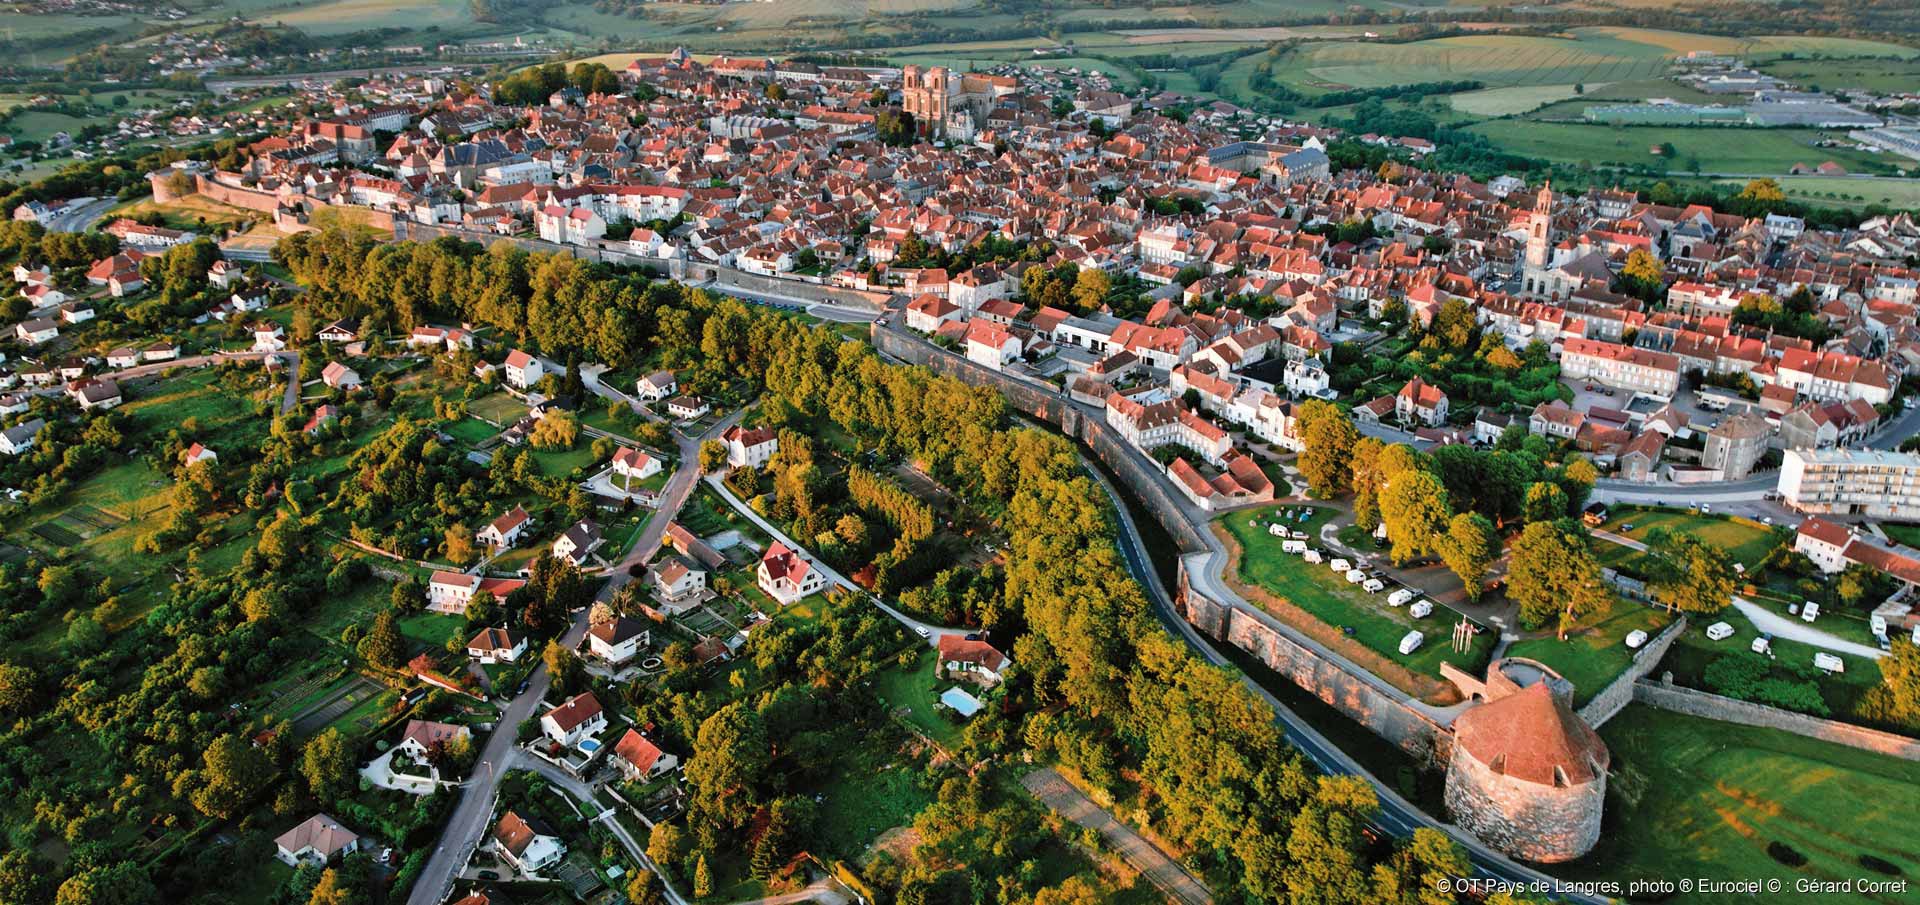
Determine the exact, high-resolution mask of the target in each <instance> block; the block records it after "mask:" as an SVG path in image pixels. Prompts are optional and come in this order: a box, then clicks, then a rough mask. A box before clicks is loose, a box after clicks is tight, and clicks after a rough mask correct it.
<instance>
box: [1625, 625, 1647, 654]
mask: <svg viewBox="0 0 1920 905" xmlns="http://www.w3.org/2000/svg"><path fill="white" fill-rule="evenodd" d="M1645 643H1647V633H1646V632H1644V631H1641V630H1640V629H1634V630H1633V631H1630V632H1628V633H1627V649H1629V650H1639V649H1640V645H1642V644H1645Z"/></svg>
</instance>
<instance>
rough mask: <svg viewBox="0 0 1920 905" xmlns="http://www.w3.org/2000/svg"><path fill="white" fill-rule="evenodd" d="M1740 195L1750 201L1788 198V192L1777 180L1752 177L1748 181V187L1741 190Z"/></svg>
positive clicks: (1783, 199)
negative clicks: (1782, 188)
mask: <svg viewBox="0 0 1920 905" xmlns="http://www.w3.org/2000/svg"><path fill="white" fill-rule="evenodd" d="M1740 197H1741V198H1744V199H1746V200H1748V201H1776V202H1777V201H1785V200H1787V193H1786V192H1785V191H1783V190H1781V188H1780V183H1779V182H1778V181H1776V180H1773V179H1751V180H1748V181H1747V185H1746V187H1745V188H1743V189H1741V190H1740Z"/></svg>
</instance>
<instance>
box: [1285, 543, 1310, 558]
mask: <svg viewBox="0 0 1920 905" xmlns="http://www.w3.org/2000/svg"><path fill="white" fill-rule="evenodd" d="M1280 552H1282V553H1292V554H1295V555H1299V554H1301V553H1305V552H1307V542H1306V541H1303V540H1288V541H1281V542H1280Z"/></svg>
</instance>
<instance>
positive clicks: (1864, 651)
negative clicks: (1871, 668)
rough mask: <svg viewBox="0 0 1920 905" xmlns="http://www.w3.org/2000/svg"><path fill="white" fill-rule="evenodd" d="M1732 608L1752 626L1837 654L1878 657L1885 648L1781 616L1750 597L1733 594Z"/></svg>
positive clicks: (1882, 653) (1882, 655)
mask: <svg viewBox="0 0 1920 905" xmlns="http://www.w3.org/2000/svg"><path fill="white" fill-rule="evenodd" d="M1733 608H1734V609H1736V610H1739V611H1740V615H1742V616H1745V617H1747V618H1748V619H1749V620H1751V621H1752V622H1753V627H1754V628H1757V629H1759V630H1761V631H1763V632H1766V633H1767V634H1769V635H1772V636H1774V637H1775V638H1785V639H1787V640H1788V641H1798V642H1800V643H1801V644H1807V645H1811V646H1813V647H1818V648H1821V649H1823V650H1830V651H1833V652H1834V653H1836V654H1850V655H1852V656H1855V657H1866V658H1867V659H1870V660H1878V659H1880V658H1881V657H1884V656H1886V655H1887V652H1886V651H1883V650H1881V649H1880V648H1877V647H1869V646H1867V645H1865V644H1856V643H1854V642H1852V641H1848V640H1845V639H1843V638H1836V637H1834V636H1832V635H1830V634H1827V633H1826V632H1823V631H1821V630H1819V629H1817V628H1814V627H1813V626H1811V625H1808V624H1806V623H1805V622H1801V621H1800V620H1798V619H1792V618H1789V617H1786V616H1782V615H1780V614H1779V613H1776V612H1774V611H1772V610H1770V609H1767V608H1766V607H1763V606H1761V605H1759V604H1757V603H1754V602H1753V601H1751V600H1746V599H1743V598H1740V597H1735V598H1733Z"/></svg>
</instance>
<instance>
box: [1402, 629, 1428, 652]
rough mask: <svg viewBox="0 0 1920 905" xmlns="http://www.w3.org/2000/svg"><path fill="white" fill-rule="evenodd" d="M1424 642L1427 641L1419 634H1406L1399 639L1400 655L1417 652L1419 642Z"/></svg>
mask: <svg viewBox="0 0 1920 905" xmlns="http://www.w3.org/2000/svg"><path fill="white" fill-rule="evenodd" d="M1425 640H1427V638H1426V636H1425V635H1422V634H1420V633H1419V632H1408V633H1407V634H1406V637H1403V638H1401V639H1400V653H1402V654H1410V653H1413V652H1414V651H1417V650H1419V649H1420V642H1422V641H1425Z"/></svg>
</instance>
